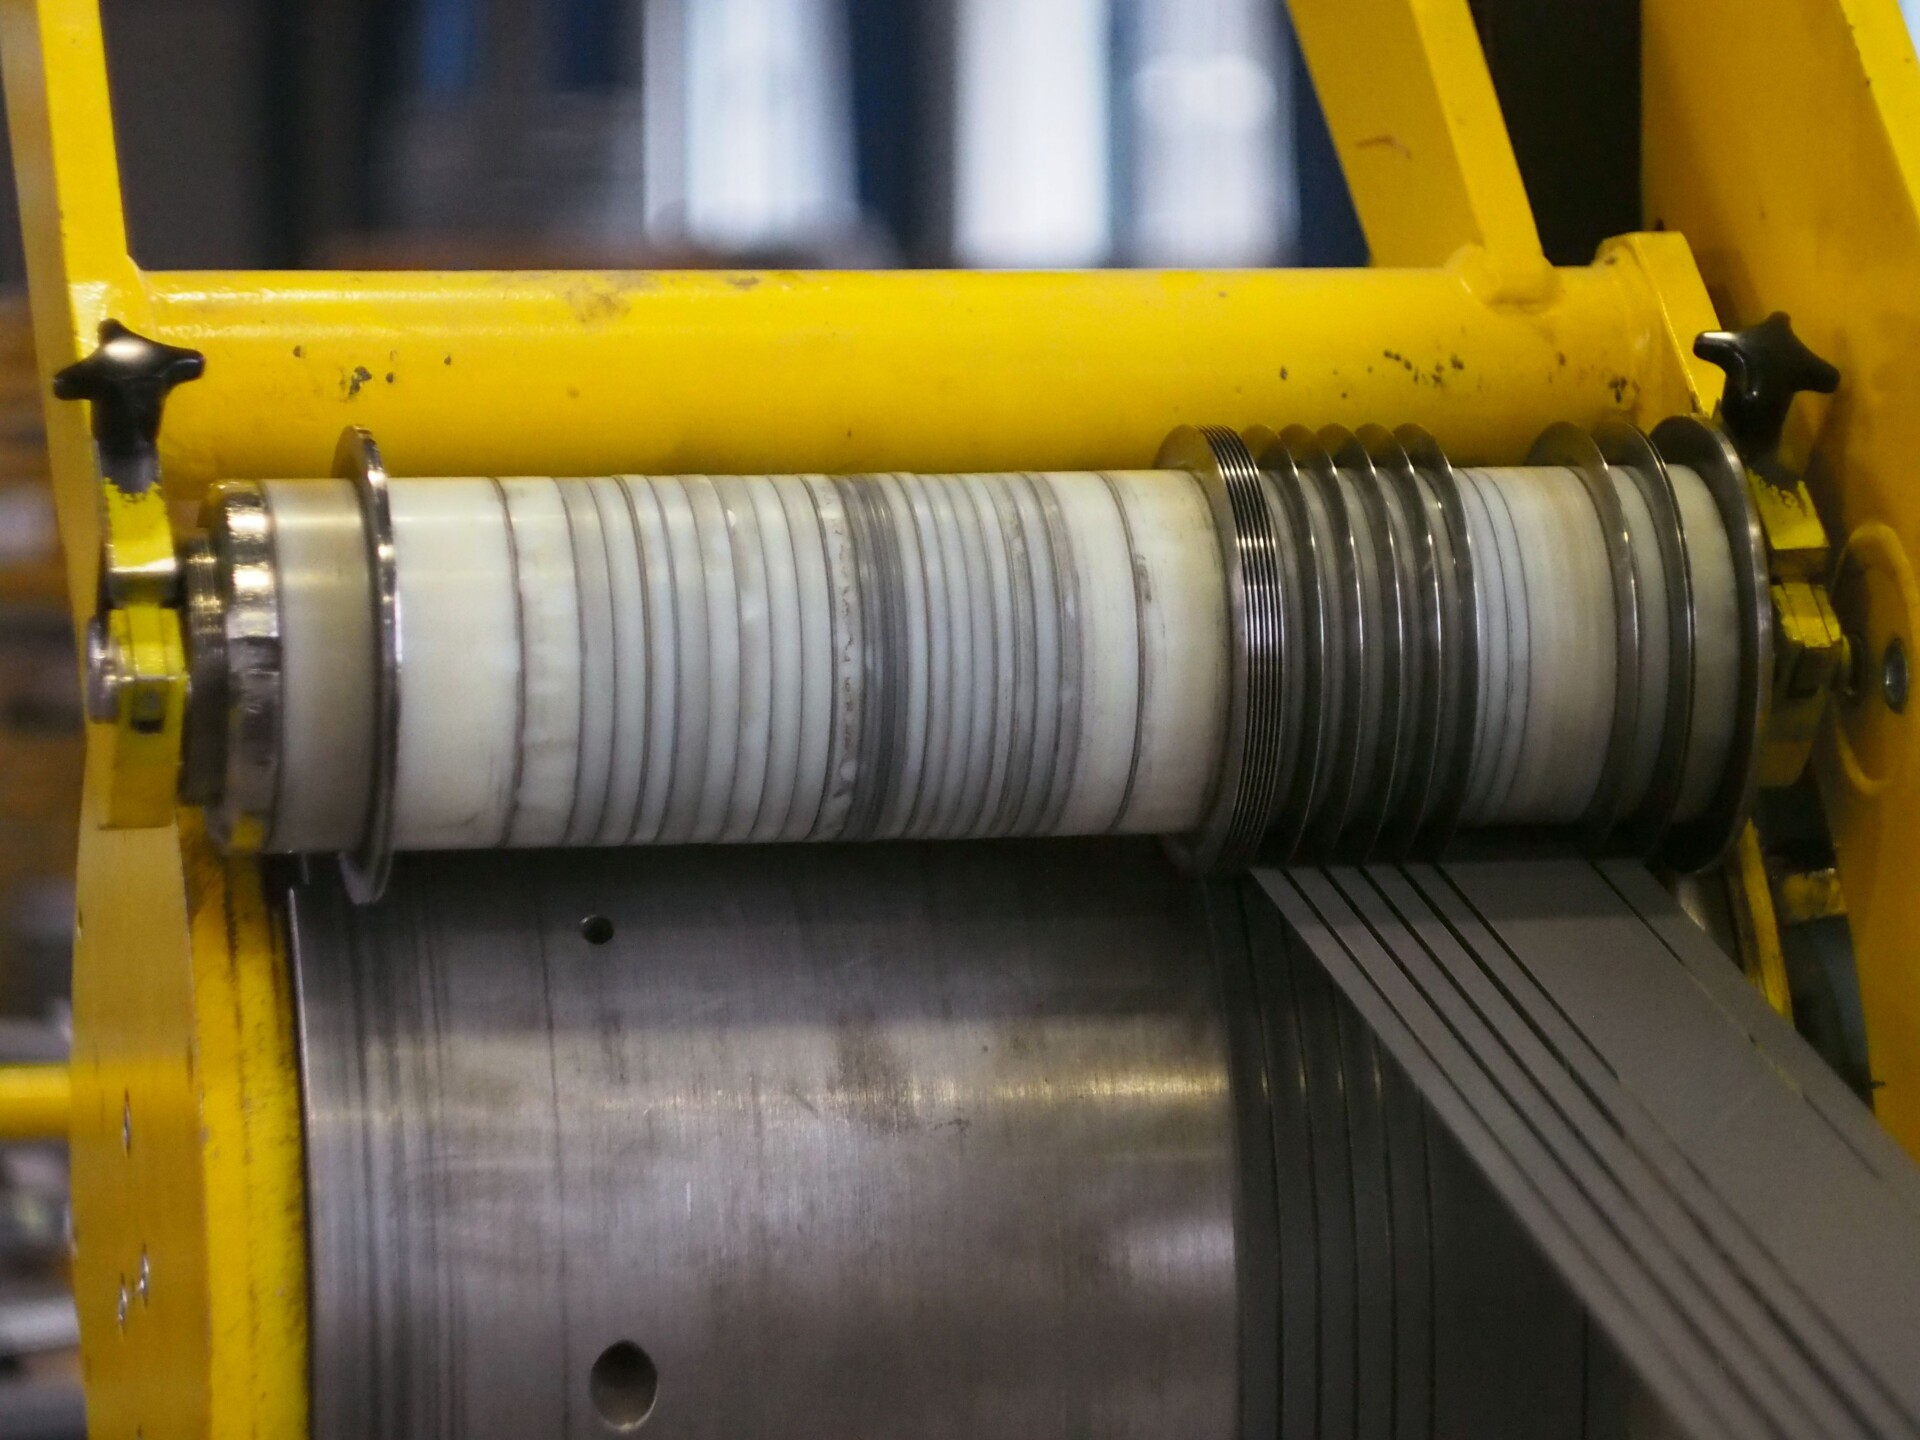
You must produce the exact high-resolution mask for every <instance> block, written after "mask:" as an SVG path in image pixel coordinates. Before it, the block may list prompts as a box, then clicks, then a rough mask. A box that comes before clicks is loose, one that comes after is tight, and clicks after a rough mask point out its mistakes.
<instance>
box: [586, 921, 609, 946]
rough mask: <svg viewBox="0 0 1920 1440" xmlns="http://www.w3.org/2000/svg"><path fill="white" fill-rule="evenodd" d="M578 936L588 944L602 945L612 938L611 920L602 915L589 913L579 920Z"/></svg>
mask: <svg viewBox="0 0 1920 1440" xmlns="http://www.w3.org/2000/svg"><path fill="white" fill-rule="evenodd" d="M580 938H581V939H582V940H584V941H586V942H587V943H588V944H589V945H604V944H606V943H607V942H608V941H609V940H611V939H613V921H611V920H609V919H608V918H607V917H606V916H604V915H589V916H587V918H586V919H584V920H582V921H581V922H580Z"/></svg>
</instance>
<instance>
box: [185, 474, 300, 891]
mask: <svg viewBox="0 0 1920 1440" xmlns="http://www.w3.org/2000/svg"><path fill="white" fill-rule="evenodd" d="M207 544H208V547H209V549H210V550H211V552H212V555H213V565H214V570H215V575H216V584H217V592H218V602H219V605H220V607H221V610H222V612H223V615H224V623H223V626H222V629H223V634H222V644H221V655H222V658H223V668H224V670H225V683H224V685H221V686H217V687H213V689H214V693H212V694H209V695H205V696H204V697H203V699H204V700H206V701H212V702H216V703H218V704H219V710H218V711H217V712H216V716H217V718H215V719H214V720H212V721H211V722H210V723H212V724H215V725H219V726H220V727H221V729H222V732H223V737H224V738H223V743H222V747H221V760H222V763H221V774H220V780H219V789H220V795H219V801H218V803H217V804H215V805H213V806H212V807H211V808H209V810H208V811H207V822H208V828H209V830H210V831H211V832H212V834H213V836H214V838H215V839H216V840H217V841H218V842H219V843H220V844H221V846H222V847H223V848H225V849H228V850H235V851H241V852H249V853H250V852H254V851H258V850H260V849H263V848H264V847H265V846H266V844H267V840H268V830H269V829H270V828H271V826H272V823H273V811H274V803H275V801H276V800H277V799H278V796H279V788H280V713H281V695H282V687H281V673H280V665H281V655H280V594H279V588H280V582H279V569H278V567H277V565H276V564H275V560H274V545H273V512H272V510H270V509H269V508H268V506H267V499H266V493H265V492H264V491H263V490H262V489H261V487H260V486H259V485H257V484H255V483H254V482H253V481H251V480H229V481H225V482H223V483H222V484H220V485H218V486H216V487H215V488H214V490H213V491H212V493H211V494H209V496H208V498H207ZM209 658H210V657H209ZM202 709H203V711H204V710H205V709H206V706H204V705H203V707H202Z"/></svg>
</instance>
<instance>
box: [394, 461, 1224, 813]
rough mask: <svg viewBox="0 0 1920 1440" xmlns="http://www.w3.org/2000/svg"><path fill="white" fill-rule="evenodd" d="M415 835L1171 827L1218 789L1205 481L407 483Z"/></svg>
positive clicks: (410, 778) (1087, 477)
mask: <svg viewBox="0 0 1920 1440" xmlns="http://www.w3.org/2000/svg"><path fill="white" fill-rule="evenodd" d="M391 494H392V507H393V518H394V535H395V545H396V550H397V566H398V574H399V593H400V616H401V655H402V666H403V669H402V677H403V678H402V696H401V717H402V718H401V733H400V742H399V757H398V779H397V785H396V793H395V844H396V846H397V847H399V848H402V849H441V848H456V847H470V846H496V845H511V846H550V845H626V844H650V843H669V844H671V843H686V842H710V841H778V840H810V839H811V840H833V839H842V840H848V839H881V838H902V837H954V836H985V835H1027V834H1054V833H1075V834H1086V833H1099V832H1110V831H1112V832H1162V831H1174V830H1181V829H1183V828H1187V827H1189V826H1191V825H1192V824H1193V823H1194V821H1195V818H1196V816H1197V815H1198V813H1199V811H1200V808H1201V806H1202V805H1203V804H1204V803H1205V801H1206V800H1207V798H1208V795H1209V793H1210V790H1211V787H1212V781H1213V776H1214V774H1215V772H1216V770H1217V768H1218V763H1219V749H1220V744H1221V732H1222V723H1223V722H1222V718H1221V716H1222V706H1223V704H1224V696H1225V692H1226V680H1225V673H1226V664H1227V659H1226V657H1227V643H1228V642H1227V637H1226V625H1227V619H1226V610H1225V603H1226V602H1225V595H1224V583H1223V580H1222V572H1221V562H1220V553H1219V542H1218V539H1217V537H1216V534H1215V530H1214V526H1213V522H1212V520H1211V517H1210V514H1209V511H1208V509H1207V505H1206V501H1205V497H1204V496H1203V495H1202V493H1201V492H1200V489H1199V487H1198V485H1197V484H1196V483H1195V482H1194V480H1193V479H1192V478H1191V477H1189V476H1187V475H1185V474H1184V473H1173V474H1168V473H1160V472H1143V473H1129V472H1113V473H1105V474H1051V475H1032V474H1011V475H952V476H930V475H869V476H853V477H845V476H843V477H828V476H821V475H797V476H698V475H694V476H663V477H638V476H625V477H603V478H598V479H592V480H553V479H547V478H522V479H499V480H493V479H467V480H458V479H456V480H433V481H396V482H394V484H393V485H392V491H391Z"/></svg>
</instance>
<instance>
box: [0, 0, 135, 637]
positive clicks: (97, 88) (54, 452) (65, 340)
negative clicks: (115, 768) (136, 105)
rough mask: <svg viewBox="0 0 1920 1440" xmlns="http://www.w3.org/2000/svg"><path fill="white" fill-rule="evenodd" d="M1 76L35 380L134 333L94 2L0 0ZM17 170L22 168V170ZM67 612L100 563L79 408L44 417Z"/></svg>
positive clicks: (84, 595) (87, 592) (83, 606)
mask: <svg viewBox="0 0 1920 1440" xmlns="http://www.w3.org/2000/svg"><path fill="white" fill-rule="evenodd" d="M0 75H4V78H5V88H6V103H7V127H8V131H9V133H10V136H11V139H12V142H13V153H14V183H15V186H16V188H17V189H18V191H19V195H20V229H21V236H22V239H23V241H24V242H25V248H26V258H27V275H28V279H29V281H30V282H31V283H30V287H29V299H30V303H31V310H32V316H33V341H34V349H35V351H36V353H37V356H38V359H39V363H40V373H41V376H42V379H43V380H46V379H48V378H50V377H51V375H52V374H53V372H54V371H56V370H58V369H60V368H62V367H63V366H66V365H68V364H71V363H72V362H73V361H75V360H78V359H79V358H80V357H81V356H82V355H85V354H86V353H87V352H88V351H90V350H91V349H92V348H93V345H94V333H95V331H96V330H98V328H99V325H100V322H101V321H102V320H104V319H106V318H107V317H108V316H109V315H112V316H115V317H117V318H118V319H120V320H122V321H124V322H125V323H126V324H128V325H131V326H133V327H134V328H135V329H139V328H141V327H142V326H144V325H145V324H146V323H147V316H146V311H145V292H144V290H143V289H142V288H141V286H140V284H139V276H138V271H137V270H136V269H135V268H134V265H133V262H132V260H130V259H129V258H128V255H127V230H126V222H125V220H124V218H123V216H122V212H121V206H120V169H119V160H118V158H117V152H116V150H115V147H114V137H113V117H112V113H111V109H110V106H109V102H108V97H107V71H106V52H105V49H104V47H103V45H102V41H101V35H100V19H99V15H98V13H97V12H96V10H95V6H94V3H93V0H83V3H76V0H0ZM23 162H24V163H23ZM47 448H48V451H49V455H50V459H51V462H52V467H53V475H54V482H55V483H54V499H55V504H56V508H57V511H58V514H59V519H60V536H61V539H62V541H63V542H64V544H65V547H66V552H67V557H68V560H67V575H68V583H69V593H70V596H71V598H72V603H73V609H74V614H75V616H76V617H77V618H80V619H82V620H84V619H85V617H86V616H87V615H89V614H91V613H92V610H93V602H94V587H95V571H96V568H97V565H98V560H99V554H100V528H101V509H100V495H99V484H98V482H97V481H96V480H95V479H94V478H93V441H92V437H91V436H90V435H89V434H88V433H87V416H86V411H85V409H84V407H82V406H79V405H54V406H49V407H48V408H47Z"/></svg>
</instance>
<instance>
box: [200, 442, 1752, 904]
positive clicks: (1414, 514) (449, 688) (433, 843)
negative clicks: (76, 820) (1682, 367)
mask: <svg viewBox="0 0 1920 1440" xmlns="http://www.w3.org/2000/svg"><path fill="white" fill-rule="evenodd" d="M342 457H343V464H342V467H341V469H342V473H343V475H345V476H347V477H349V478H343V479H335V480H330V481H315V480H287V481H267V482H264V483H246V482H242V483H229V484H227V485H225V486H223V487H221V488H220V489H219V490H218V491H216V493H215V498H214V501H213V502H212V507H211V514H210V518H209V533H208V537H207V539H206V541H205V542H204V544H203V545H202V546H201V547H200V548H199V549H198V550H197V551H196V552H194V553H193V554H191V555H190V557H189V562H188V565H187V574H188V576H189V597H188V634H189V641H190V650H191V652H192V653H191V664H192V672H193V678H194V685H193V701H192V705H191V708H190V714H189V737H188V744H187V753H188V762H187V766H186V776H185V789H186V793H187V795H188V798H189V799H193V800H197V801H199V802H201V803H206V804H208V805H209V808H210V811H211V813H212V814H213V816H214V818H215V822H216V823H215V826H214V828H215V832H216V833H217V834H222V835H224V836H226V837H227V839H228V841H229V843H231V844H234V845H237V846H242V847H249V848H260V849H265V850H269V851H281V852H328V851H335V852H343V853H347V854H350V855H351V856H353V857H354V863H353V864H352V865H350V867H349V869H350V875H353V876H354V877H356V888H357V889H358V890H360V891H362V892H365V893H372V892H373V891H377V889H378V888H379V884H380V876H381V875H382V874H384V871H385V867H386V865H387V864H388V863H389V857H390V855H391V853H392V852H393V851H395V850H401V851H405V850H424V849H459V848H484V847H496V846H535V847H545V846H583V845H603V846H604V845H630V844H655V843H690V842H693V843H697V842H714V841H790V840H836V839H838V840H851V839H897V838H941V839H947V838H960V837H993V836H1029V835H1071V834H1104V833H1143V834H1157V835H1164V836H1168V837H1171V838H1173V839H1174V841H1175V843H1176V848H1177V849H1178V850H1180V851H1181V852H1182V853H1183V854H1184V855H1185V856H1186V857H1187V858H1188V859H1189V860H1190V861H1191V862H1192V863H1194V864H1195V865H1196V866H1197V867H1198V868H1202V869H1214V870H1221V869H1231V868H1233V867H1236V866H1238V865H1241V864H1244V863H1245V862H1246V861H1247V860H1248V859H1250V858H1251V857H1253V856H1254V855H1256V854H1263V855H1266V856H1269V857H1273V858H1288V857H1296V856H1297V857H1302V858H1325V857H1340V858H1363V857H1368V856H1373V855H1388V856H1402V855H1410V854H1415V853H1430V852H1432V851H1434V850H1437V849H1439V848H1441V847H1443V846H1444V845H1445V843H1446V842H1447V839H1448V838H1449V837H1450V836H1451V835H1452V834H1453V832H1454V831H1455V829H1456V828H1457V827H1461V826H1467V827H1476V828H1480V827H1527V828H1529V829H1537V828H1540V827H1549V828H1553V829H1556V830H1560V831H1563V832H1565V833H1567V834H1570V835H1572V836H1573V837H1574V838H1576V839H1577V840H1578V841H1580V842H1581V843H1583V844H1585V845H1587V846H1589V847H1590V848H1594V849H1615V850H1619V849H1624V850H1632V851H1636V852H1639V853H1653V852H1654V851H1655V850H1656V849H1659V848H1660V847H1664V853H1665V856H1666V858H1668V859H1669V860H1670V861H1671V862H1673V863H1675V864H1680V865H1698V864H1702V863H1705V862H1706V861H1708V860H1710V859H1712V858H1713V857H1714V856H1715V855H1716V854H1717V853H1718V852H1719V850H1720V849H1721V848H1722V846H1723V845H1724V843H1725V840H1726V838H1727V837H1728V835H1730V834H1731V833H1732V828H1733V826H1734V825H1735V823H1737V821H1738V819H1739V817H1740V815H1741V813H1742V811H1743V806H1744V803H1745V799H1746V795H1747V788H1748V772H1749V771H1750V769H1751V757H1752V751H1753V732H1754V730H1755V729H1756V728H1757V725H1758V718H1759V717H1758V708H1757V707H1758V697H1759V695H1760V694H1761V692H1762V688H1763V687H1762V686H1761V683H1760V681H1761V677H1762V676H1763V675H1764V674H1765V673H1766V672H1767V669H1768V668H1769V663H1770V662H1769V660H1768V657H1767V654H1766V645H1767V627H1766V611H1765V607H1764V604H1763V603H1762V600H1763V598H1764V594H1765V591H1764V578H1763V575H1762V571H1761V563H1762V557H1761V554H1760V548H1759V545H1758V542H1757V540H1756V539H1755V532H1754V527H1753V523H1752V519H1751V516H1750V514H1749V510H1748V504H1747V500H1746V496H1745V489H1744V479H1743V475H1742V472H1740V470H1739V468H1738V462H1737V460H1734V459H1733V458H1732V457H1731V455H1730V452H1728V450H1727V448H1726V446H1725V445H1724V443H1722V442H1721V441H1720V440H1719V438H1718V436H1717V434H1716V432H1713V431H1711V430H1709V429H1708V428H1707V427H1705V426H1703V425H1699V424H1697V423H1696V422H1691V421H1671V422H1668V424H1667V425H1666V426H1663V427H1662V429H1661V430H1660V431H1658V432H1656V435H1655V439H1654V443H1649V442H1648V441H1647V439H1646V438H1645V437H1643V436H1641V435H1640V434H1639V433H1638V432H1637V431H1633V430H1630V429H1628V428H1626V427H1624V426H1621V427H1616V428H1615V429H1613V430H1602V431H1601V432H1598V433H1597V434H1596V435H1595V436H1592V437H1589V436H1588V435H1586V434H1585V433H1583V432H1579V431H1576V430H1573V429H1572V428H1571V427H1556V428H1555V429H1554V430H1551V431H1549V432H1548V433H1547V434H1546V435H1545V436H1544V437H1543V438H1542V441H1541V443H1540V445H1539V446H1538V447H1537V448H1536V451H1535V453H1534V454H1533V455H1532V456H1531V457H1530V463H1529V464H1528V465H1526V466H1521V467H1507V468H1476V469H1460V470H1455V469H1454V468H1452V467H1451V466H1450V465H1449V464H1448V462H1447V460H1446V459H1445V457H1444V456H1442V455H1441V454H1440V452H1439V449H1438V447H1437V446H1435V445H1434V444H1433V443H1432V442H1431V441H1430V440H1428V439H1427V438H1426V437H1424V436H1423V435H1421V434H1419V433H1418V432H1413V431H1402V432H1399V433H1398V434H1397V435H1390V434H1388V433H1387V432H1385V431H1383V430H1378V429H1373V430H1363V431H1362V432H1360V434H1359V435H1357V436H1356V435H1353V434H1349V433H1347V432H1345V431H1340V430H1329V431H1323V432H1320V433H1318V434H1313V433H1310V432H1307V431H1305V430H1301V429H1297V428H1296V429H1293V430H1289V431H1286V432H1284V433H1283V434H1280V435H1278V436H1274V435H1271V434H1268V433H1266V432H1254V433H1252V434H1250V435H1248V436H1245V437H1241V436H1236V435H1233V434H1231V433H1228V432H1224V431H1182V432H1178V433H1176V434H1175V436H1173V437H1172V438H1171V439H1170V440H1169V442H1168V445H1167V448H1166V450H1165V451H1164V453H1163V455H1162V457H1161V462H1160V468H1158V469H1154V470H1145V471H1122V472H1104V473H1053V474H996V475H907V474H889V475H860V476H825V475H787V476H649V477H641V476H607V477H598V478H592V479H550V478H525V477H522V478H498V479H496V478H470V479H458V478H442V479H432V480H389V479H387V477H386V476H385V474H384V472H383V471H382V470H381V468H380V464H379V457H378V454H377V452H376V451H375V450H374V448H373V445H372V442H371V439H370V438H369V437H367V436H366V435H365V434H364V433H363V432H355V431H350V432H348V435H347V437H346V438H345V440H344V441H343V445H342Z"/></svg>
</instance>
